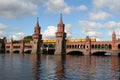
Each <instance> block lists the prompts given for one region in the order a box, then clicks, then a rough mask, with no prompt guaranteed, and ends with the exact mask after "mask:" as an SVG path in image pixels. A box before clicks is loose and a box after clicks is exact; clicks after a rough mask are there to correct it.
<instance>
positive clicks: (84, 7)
mask: <svg viewBox="0 0 120 80" xmlns="http://www.w3.org/2000/svg"><path fill="white" fill-rule="evenodd" d="M76 9H77V10H80V11H84V10H87V7H86V6H85V5H80V6H78V7H76Z"/></svg>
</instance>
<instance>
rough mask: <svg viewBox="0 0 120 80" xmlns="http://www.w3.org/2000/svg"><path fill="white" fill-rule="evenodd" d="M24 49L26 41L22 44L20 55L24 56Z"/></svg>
mask: <svg viewBox="0 0 120 80" xmlns="http://www.w3.org/2000/svg"><path fill="white" fill-rule="evenodd" d="M24 47H25V42H24V39H23V40H22V42H21V44H20V53H21V54H23V53H24Z"/></svg>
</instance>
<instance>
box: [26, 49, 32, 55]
mask: <svg viewBox="0 0 120 80" xmlns="http://www.w3.org/2000/svg"><path fill="white" fill-rule="evenodd" d="M31 51H32V50H26V51H24V53H28V54H30V53H31Z"/></svg>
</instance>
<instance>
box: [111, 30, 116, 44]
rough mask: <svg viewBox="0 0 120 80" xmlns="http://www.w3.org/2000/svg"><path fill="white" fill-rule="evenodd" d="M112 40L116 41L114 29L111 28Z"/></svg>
mask: <svg viewBox="0 0 120 80" xmlns="http://www.w3.org/2000/svg"><path fill="white" fill-rule="evenodd" d="M112 41H113V42H115V41H116V34H115V31H114V30H113V33H112Z"/></svg>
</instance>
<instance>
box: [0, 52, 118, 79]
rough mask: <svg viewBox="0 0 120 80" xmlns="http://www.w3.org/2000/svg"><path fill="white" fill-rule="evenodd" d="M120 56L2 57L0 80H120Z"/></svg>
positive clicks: (17, 55)
mask: <svg viewBox="0 0 120 80" xmlns="http://www.w3.org/2000/svg"><path fill="white" fill-rule="evenodd" d="M119 79H120V57H117V56H75V55H67V56H60V55H41V56H39V55H38V56H36V55H30V54H24V55H23V54H0V80H119Z"/></svg>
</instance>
